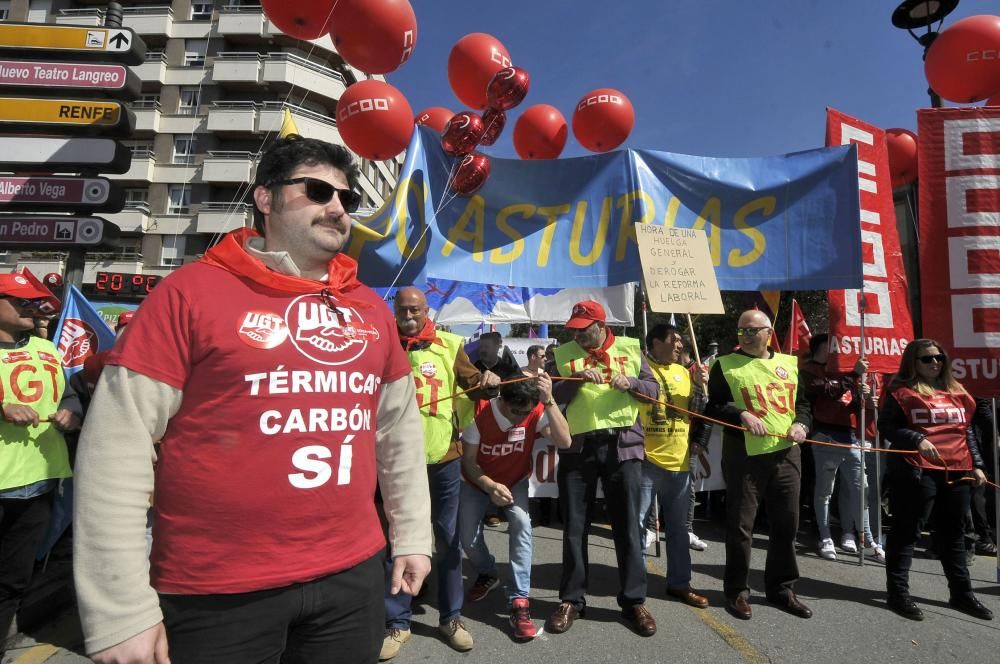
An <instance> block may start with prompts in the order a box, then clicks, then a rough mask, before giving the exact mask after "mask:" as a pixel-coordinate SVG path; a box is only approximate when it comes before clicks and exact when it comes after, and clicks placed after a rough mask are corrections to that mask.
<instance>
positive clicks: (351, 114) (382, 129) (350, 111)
mask: <svg viewBox="0 0 1000 664" xmlns="http://www.w3.org/2000/svg"><path fill="white" fill-rule="evenodd" d="M337 128H338V129H339V130H340V137H341V138H343V139H344V144H345V145H347V147H349V148H351V149H352V150H354V152H356V153H358V154H359V155H361V156H362V157H364V158H365V159H374V160H376V161H383V160H385V159H392V158H393V157H395V156H396V155H398V154H399V153H400V152H402V151H403V150H405V149H406V146H407V145H409V144H410V137H411V136H413V110H411V109H410V102H408V101H406V97H404V96H403V93H402V92H400V91H399V90H397V89H396V88H394V87H392V86H391V85H389V84H388V83H386V82H385V81H377V80H375V79H368V80H365V81H359V82H357V83H355V84H354V85H352V86H351V87H349V88H347V91H346V92H344V94H343V95H341V97H340V100H339V101H338V102H337Z"/></svg>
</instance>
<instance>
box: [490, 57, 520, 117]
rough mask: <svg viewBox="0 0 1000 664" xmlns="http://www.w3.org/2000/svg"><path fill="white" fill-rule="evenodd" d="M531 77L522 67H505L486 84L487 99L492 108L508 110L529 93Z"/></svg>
mask: <svg viewBox="0 0 1000 664" xmlns="http://www.w3.org/2000/svg"><path fill="white" fill-rule="evenodd" d="M530 85H531V77H530V76H528V72H526V71H524V70H523V69H521V68H520V67H504V68H503V69H501V70H500V71H498V72H497V73H496V74H494V75H493V78H492V79H490V83H489V85H487V86H486V99H487V101H488V102H489V105H490V106H491V107H492V108H497V109H500V110H501V111H508V110H510V109H512V108H514V107H515V106H517V105H518V104H520V103H521V102H522V101H524V98H525V97H526V96H527V95H528V88H529V87H530Z"/></svg>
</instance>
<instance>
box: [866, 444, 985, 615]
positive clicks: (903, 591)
mask: <svg viewBox="0 0 1000 664" xmlns="http://www.w3.org/2000/svg"><path fill="white" fill-rule="evenodd" d="M886 463H887V464H888V475H887V478H886V479H887V480H888V484H889V509H890V510H891V511H892V530H891V531H890V532H889V536H888V538H887V539H886V544H885V580H886V589H887V590H888V593H889V597H890V599H900V598H903V597H906V596H907V595H908V594H909V592H910V563H911V562H912V561H913V547H914V545H915V544H916V543H917V541H918V540H919V539H920V533H921V531H922V530H923V529H924V526H925V525H926V522H925V515H926V514H930V523H931V527H932V528H933V530H934V550H935V553H937V556H938V558H939V559H940V560H941V567H942V568H943V569H944V575H945V577H946V578H947V579H948V589H949V590H950V591H951V595H952V597H957V596H959V595H964V594H966V593H969V592H972V582H971V580H970V579H969V569H968V567H967V565H966V561H965V536H964V533H963V528H962V520H963V519H962V517H963V515H964V514H965V513H966V511H967V510H968V509H969V482H955V483H954V484H948V483H947V482H946V481H945V473H944V471H943V470H924V469H921V468H918V467H916V466H914V465H911V464H909V463H907V462H906V461H905V460H903V459H901V458H899V457H898V456H897V455H892V456H891V457H890V458H889V459H887V461H886ZM962 475H964V473H962V472H955V471H952V472H950V473H949V474H948V479H949V480H957V479H959V478H960V477H962Z"/></svg>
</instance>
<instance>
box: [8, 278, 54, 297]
mask: <svg viewBox="0 0 1000 664" xmlns="http://www.w3.org/2000/svg"><path fill="white" fill-rule="evenodd" d="M0 295H9V296H11V297H19V298H21V299H22V300H41V299H45V298H49V297H52V293H49V292H47V291H44V290H42V289H41V288H39V287H38V286H36V285H35V284H33V283H31V280H30V279H28V278H27V277H25V276H24V275H23V274H20V273H18V272H9V273H7V274H0Z"/></svg>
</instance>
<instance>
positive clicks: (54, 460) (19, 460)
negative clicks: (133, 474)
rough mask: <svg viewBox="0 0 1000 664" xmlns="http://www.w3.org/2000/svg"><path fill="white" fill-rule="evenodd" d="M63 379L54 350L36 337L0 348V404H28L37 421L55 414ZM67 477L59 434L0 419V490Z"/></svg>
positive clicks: (66, 460) (47, 426)
mask: <svg viewBox="0 0 1000 664" xmlns="http://www.w3.org/2000/svg"><path fill="white" fill-rule="evenodd" d="M65 387H66V378H65V377H64V376H63V369H62V358H61V357H60V355H59V351H58V350H56V347H55V346H53V345H52V342H51V341H46V340H45V339H41V338H39V337H31V339H30V340H29V341H28V343H27V344H26V345H24V346H21V347H20V348H5V349H3V350H0V401H3V403H5V404H21V405H24V406H29V407H31V408H32V409H34V410H35V412H37V413H38V417H39V419H41V420H46V419H48V418H49V417H51V416H52V415H55V413H56V411H58V410H59V401H60V399H62V394H63V389H64V388H65ZM70 475H72V472H71V471H70V467H69V452H68V451H67V449H66V441H65V440H63V435H62V433H61V432H60V431H59V430H58V429H56V428H55V426H54V425H53V424H52V423H51V422H41V423H40V424H39V425H38V426H31V427H24V426H21V425H18V424H11V423H10V422H6V421H0V490H2V489H13V488H16V487H19V486H24V485H26V484H32V483H34V482H38V481H41V480H50V479H56V478H60V477H69V476H70Z"/></svg>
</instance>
